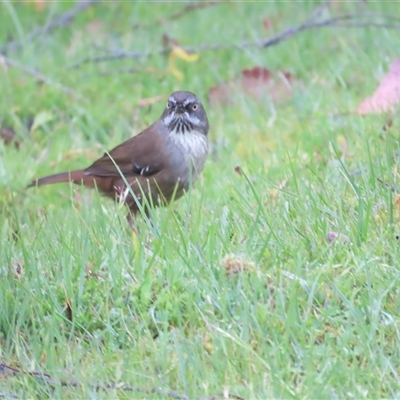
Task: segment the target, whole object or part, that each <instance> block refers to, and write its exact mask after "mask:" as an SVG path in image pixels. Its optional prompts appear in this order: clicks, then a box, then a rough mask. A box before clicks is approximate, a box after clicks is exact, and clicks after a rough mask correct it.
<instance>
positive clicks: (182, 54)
mask: <svg viewBox="0 0 400 400" xmlns="http://www.w3.org/2000/svg"><path fill="white" fill-rule="evenodd" d="M176 58H180V59H181V60H184V61H186V62H195V61H197V60H198V59H199V55H198V54H189V53H187V52H186V51H185V50H183V49H182V47H179V46H174V48H173V49H172V51H171V53H170V55H169V60H168V69H169V70H170V72H171V73H172V75H174V76H176V77H177V78H178V79H179V80H182V79H183V73H182V72H181V71H179V70H178V69H177V68H176V67H175V59H176Z"/></svg>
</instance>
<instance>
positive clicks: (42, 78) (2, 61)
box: [0, 53, 80, 97]
mask: <svg viewBox="0 0 400 400" xmlns="http://www.w3.org/2000/svg"><path fill="white" fill-rule="evenodd" d="M0 65H3V66H4V67H5V68H6V66H7V65H8V66H10V67H13V68H17V69H19V70H21V71H23V72H25V73H26V74H28V75H31V76H33V77H34V78H35V79H36V80H37V81H39V82H42V83H45V84H46V85H49V86H53V87H55V88H56V89H59V90H61V91H62V92H64V93H66V94H69V95H73V96H75V97H80V95H78V94H77V93H75V92H74V91H73V90H72V89H71V88H70V87H68V86H64V85H62V84H61V83H58V82H54V81H53V80H52V79H50V78H49V77H47V76H46V75H43V74H42V73H41V72H39V71H38V70H36V69H34V68H31V67H28V66H26V65H24V64H21V63H20V62H18V61H15V60H13V59H11V58H8V57H6V56H5V55H4V54H2V53H0Z"/></svg>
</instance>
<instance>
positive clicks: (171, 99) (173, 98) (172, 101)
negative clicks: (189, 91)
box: [168, 96, 176, 104]
mask: <svg viewBox="0 0 400 400" xmlns="http://www.w3.org/2000/svg"><path fill="white" fill-rule="evenodd" d="M168 100H169V101H170V102H171V103H174V104H176V100H175V97H172V96H171V97H170V98H169V99H168Z"/></svg>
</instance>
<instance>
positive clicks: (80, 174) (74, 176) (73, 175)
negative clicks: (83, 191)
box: [27, 169, 85, 188]
mask: <svg viewBox="0 0 400 400" xmlns="http://www.w3.org/2000/svg"><path fill="white" fill-rule="evenodd" d="M84 178H85V174H84V171H83V169H80V170H77V171H69V172H61V173H59V174H55V175H49V176H45V177H43V178H39V179H36V180H34V181H32V183H30V184H29V185H28V186H27V188H30V187H34V186H43V185H51V184H53V183H62V182H73V183H77V184H79V183H82V181H83V180H84Z"/></svg>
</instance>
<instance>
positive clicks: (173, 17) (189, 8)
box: [132, 0, 221, 29]
mask: <svg viewBox="0 0 400 400" xmlns="http://www.w3.org/2000/svg"><path fill="white" fill-rule="evenodd" d="M218 3H221V1H220V0H210V1H198V2H196V3H189V4H186V5H185V7H183V8H182V9H181V10H179V11H176V12H174V13H172V14H170V15H168V16H166V17H164V18H159V19H158V20H157V23H158V24H160V25H163V24H165V23H166V22H167V21H171V20H177V19H179V18H181V17H183V16H184V15H186V14H188V13H189V12H191V11H194V10H199V9H203V8H206V7H212V6H215V5H217V4H218ZM153 26H154V21H153V22H150V23H148V24H135V25H133V26H132V29H143V28H151V27H153Z"/></svg>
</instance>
